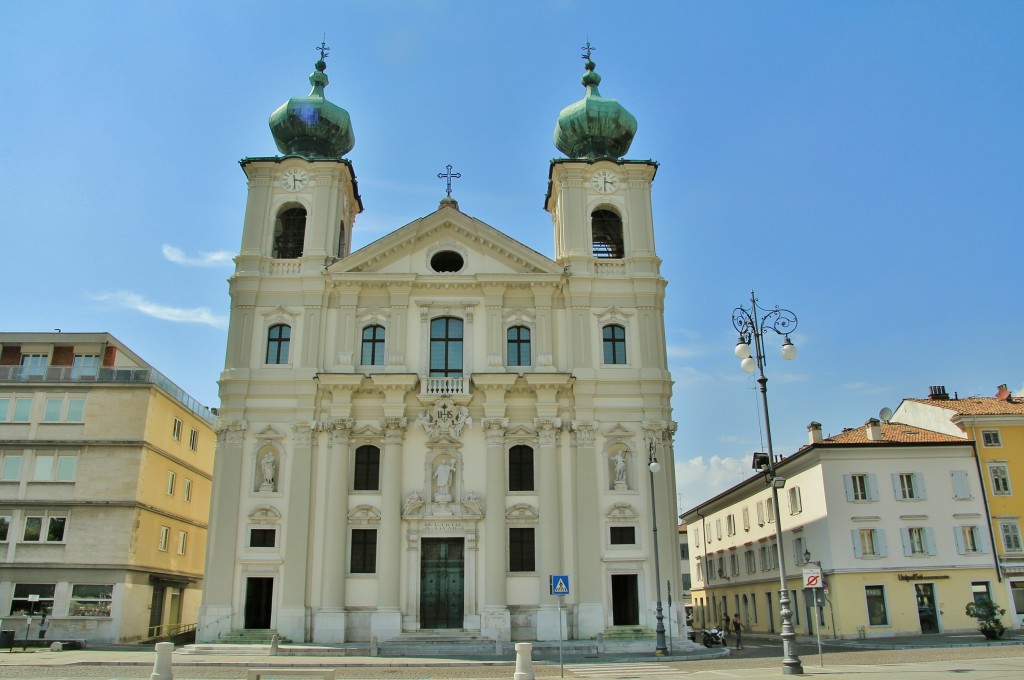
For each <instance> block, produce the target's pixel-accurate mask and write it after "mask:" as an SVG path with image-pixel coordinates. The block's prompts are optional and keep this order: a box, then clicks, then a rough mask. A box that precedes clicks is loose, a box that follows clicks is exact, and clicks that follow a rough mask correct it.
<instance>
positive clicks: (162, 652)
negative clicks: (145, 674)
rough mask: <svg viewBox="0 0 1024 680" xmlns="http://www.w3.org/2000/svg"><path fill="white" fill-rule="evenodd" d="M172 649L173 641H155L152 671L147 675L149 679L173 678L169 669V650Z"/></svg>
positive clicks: (165, 679) (169, 679)
mask: <svg viewBox="0 0 1024 680" xmlns="http://www.w3.org/2000/svg"><path fill="white" fill-rule="evenodd" d="M173 651H174V643H173V642H158V643H156V661H155V662H154V663H153V673H152V674H151V675H150V676H149V680H174V673H173V672H172V670H171V652H173Z"/></svg>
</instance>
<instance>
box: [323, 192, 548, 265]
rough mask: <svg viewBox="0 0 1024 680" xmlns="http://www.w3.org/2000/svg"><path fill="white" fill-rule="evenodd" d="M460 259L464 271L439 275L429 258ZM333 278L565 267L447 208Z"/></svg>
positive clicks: (349, 260)
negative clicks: (453, 256)
mask: <svg viewBox="0 0 1024 680" xmlns="http://www.w3.org/2000/svg"><path fill="white" fill-rule="evenodd" d="M449 251H450V252H452V253H457V254H458V256H459V257H461V258H462V259H463V265H462V268H461V269H459V270H458V271H455V272H445V273H439V272H437V271H435V269H434V268H433V267H432V266H431V258H432V257H433V256H434V255H436V254H437V253H439V252H449ZM327 271H328V274H329V275H331V276H332V277H339V278H344V275H345V274H348V273H352V274H355V273H358V274H362V275H366V274H386V275H390V276H409V277H417V276H438V277H442V276H466V275H470V276H472V275H475V274H486V275H487V276H488V278H493V277H494V276H495V275H497V276H499V277H500V275H502V274H507V275H512V276H514V275H517V274H524V275H525V274H531V275H534V276H536V275H538V274H553V275H559V276H560V275H561V274H562V267H561V266H560V265H558V264H557V263H555V262H554V261H553V260H551V259H550V258H548V257H546V256H544V255H542V254H541V253H538V252H537V251H535V250H533V249H532V248H530V247H528V246H526V245H524V244H523V243H520V242H519V241H517V240H515V239H514V238H512V237H510V236H508V235H506V234H504V233H503V232H501V231H499V230H498V229H495V228H494V227H492V226H490V225H489V224H486V223H484V222H481V221H480V220H478V219H476V218H473V217H470V216H469V215H466V214H465V213H462V212H460V211H459V210H457V209H455V208H453V207H450V206H443V207H441V208H439V209H438V210H436V211H435V212H433V213H431V214H429V215H426V216H425V217H421V218H420V219H418V220H415V221H413V222H410V223H409V224H406V225H405V226H403V227H399V228H398V229H396V230H395V231H393V232H391V233H390V234H388V235H387V236H384V237H382V238H380V239H378V240H376V241H374V242H373V243H371V244H369V245H367V246H364V247H363V248H360V249H359V250H357V251H355V252H354V253H352V254H350V255H349V256H348V257H345V258H343V259H341V260H338V261H337V262H335V263H334V264H332V265H331V266H330V267H329V268H328V270H327Z"/></svg>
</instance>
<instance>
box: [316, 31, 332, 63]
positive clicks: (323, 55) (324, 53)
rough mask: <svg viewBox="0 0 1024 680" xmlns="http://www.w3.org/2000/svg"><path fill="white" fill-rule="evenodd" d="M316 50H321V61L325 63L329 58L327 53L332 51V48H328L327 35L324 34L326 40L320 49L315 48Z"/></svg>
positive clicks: (322, 42) (321, 43)
mask: <svg viewBox="0 0 1024 680" xmlns="http://www.w3.org/2000/svg"><path fill="white" fill-rule="evenodd" d="M313 49H314V50H320V60H321V61H323V60H324V59H326V58H327V53H328V52H330V51H331V48H330V47H328V46H327V34H326V33H325V34H324V39H323V40H322V41H321V42H320V46H319V47H314V48H313Z"/></svg>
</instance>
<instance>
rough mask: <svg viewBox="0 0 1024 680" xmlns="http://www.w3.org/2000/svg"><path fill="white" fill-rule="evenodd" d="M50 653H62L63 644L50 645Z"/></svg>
mask: <svg viewBox="0 0 1024 680" xmlns="http://www.w3.org/2000/svg"><path fill="white" fill-rule="evenodd" d="M50 651H51V652H63V651H64V643H63V642H54V643H53V644H52V645H50Z"/></svg>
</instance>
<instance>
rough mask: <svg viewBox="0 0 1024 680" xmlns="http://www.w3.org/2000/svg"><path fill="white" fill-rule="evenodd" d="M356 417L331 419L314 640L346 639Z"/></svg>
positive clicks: (333, 640) (339, 640)
mask: <svg viewBox="0 0 1024 680" xmlns="http://www.w3.org/2000/svg"><path fill="white" fill-rule="evenodd" d="M354 422H355V421H354V420H353V419H352V418H338V419H337V420H335V421H334V422H333V423H331V429H330V449H329V450H328V452H327V456H326V458H327V466H326V467H327V469H326V471H325V474H326V475H327V494H326V499H325V503H324V516H323V518H322V520H323V525H324V528H325V532H324V536H323V542H324V550H323V562H322V564H321V565H320V577H321V578H322V579H323V598H322V600H321V602H320V605H321V606H320V611H319V612H318V614H317V617H316V627H315V633H314V642H344V641H345V574H346V573H347V570H348V565H347V564H346V562H345V546H346V545H347V543H348V541H347V540H346V538H347V536H348V490H349V481H348V470H349V459H350V457H351V455H352V454H351V451H350V450H349V448H350V447H349V437H350V436H351V434H352V425H353V423H354Z"/></svg>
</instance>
